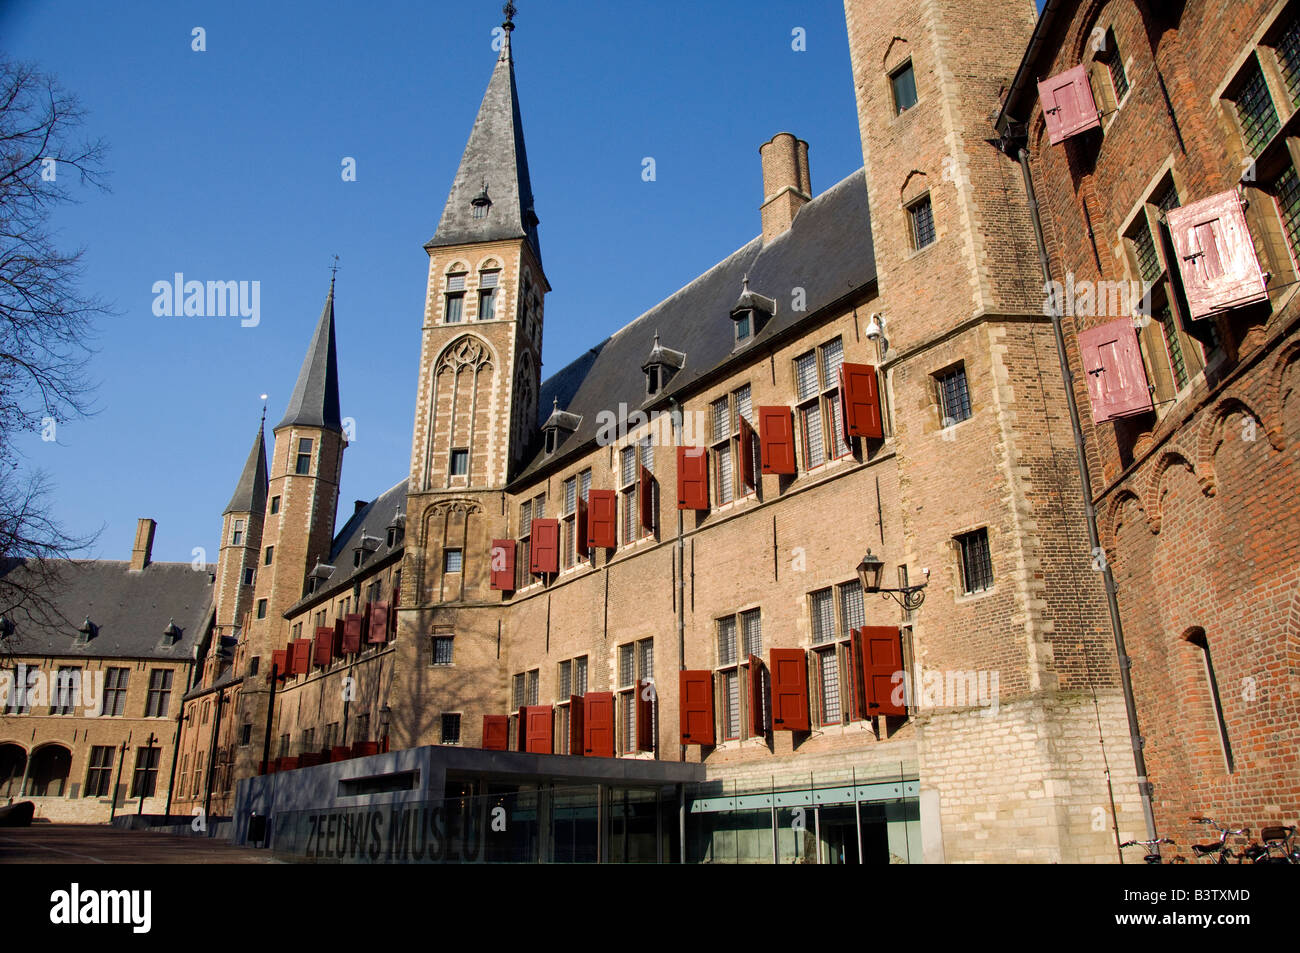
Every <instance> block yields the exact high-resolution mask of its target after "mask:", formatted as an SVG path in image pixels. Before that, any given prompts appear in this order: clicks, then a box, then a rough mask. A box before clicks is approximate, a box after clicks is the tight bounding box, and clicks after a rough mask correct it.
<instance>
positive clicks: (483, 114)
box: [425, 42, 542, 262]
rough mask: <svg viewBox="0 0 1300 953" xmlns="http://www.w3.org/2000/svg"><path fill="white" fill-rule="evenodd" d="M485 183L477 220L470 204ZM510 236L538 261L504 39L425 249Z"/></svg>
mask: <svg viewBox="0 0 1300 953" xmlns="http://www.w3.org/2000/svg"><path fill="white" fill-rule="evenodd" d="M485 185H486V187H487V195H488V198H489V199H490V200H491V205H490V206H489V208H488V214H487V215H486V216H485V217H484V218H479V219H476V218H474V215H473V205H472V203H473V201H474V199H475V198H476V197H478V196H479V195H480V193H482V191H483V188H484V186H485ZM510 238H527V239H528V243H529V244H530V245H532V247H533V253H534V254H536V256H537V260H538V261H539V262H540V261H541V260H542V248H541V243H540V241H539V240H538V237H537V214H536V212H535V211H534V209H533V186H532V183H531V181H530V180H529V177H528V153H527V152H526V151H525V149H524V124H523V120H522V119H521V118H520V115H519V91H518V89H517V88H516V87H515V65H514V57H513V54H512V53H511V51H510V44H509V42H507V43H506V44H505V45H504V46H503V48H502V50H501V56H500V57H499V58H498V59H497V64H496V66H495V67H494V68H493V70H492V78H491V80H489V81H488V87H487V91H486V92H485V93H484V94H483V102H482V103H481V104H480V105H479V110H478V117H477V118H476V119H475V120H474V128H473V129H472V130H471V131H470V134H469V142H468V143H467V144H466V146H465V152H464V153H463V154H462V156H461V159H460V168H459V169H457V170H456V179H455V181H453V182H452V186H451V192H450V194H449V195H448V196H447V204H446V206H444V208H443V210H442V219H441V220H440V221H439V222H438V229H437V231H435V232H434V234H433V238H431V239H429V241H428V242H427V243H426V244H425V247H426V248H435V247H438V246H443V245H467V244H470V243H473V242H490V241H498V240H501V239H510Z"/></svg>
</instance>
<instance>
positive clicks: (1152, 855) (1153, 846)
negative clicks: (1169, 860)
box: [1119, 837, 1174, 864]
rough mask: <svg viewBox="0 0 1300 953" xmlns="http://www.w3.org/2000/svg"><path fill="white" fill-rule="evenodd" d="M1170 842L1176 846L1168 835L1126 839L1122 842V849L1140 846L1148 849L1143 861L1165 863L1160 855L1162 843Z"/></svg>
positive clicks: (1171, 845) (1170, 844)
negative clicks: (1146, 838) (1147, 838)
mask: <svg viewBox="0 0 1300 953" xmlns="http://www.w3.org/2000/svg"><path fill="white" fill-rule="evenodd" d="M1162 844H1168V845H1169V846H1170V847H1173V846H1174V842H1173V841H1171V840H1170V839H1169V838H1168V837H1157V838H1156V839H1155V840H1126V841H1124V843H1122V844H1120V845H1119V846H1120V849H1121V850H1122V849H1123V848H1125V847H1134V846H1140V847H1145V848H1146V849H1147V853H1146V854H1145V855H1144V856H1143V857H1142V862H1143V863H1147V864H1163V863H1164V860H1163V859H1162V858H1161V856H1160V845H1162Z"/></svg>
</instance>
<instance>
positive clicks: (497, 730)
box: [483, 715, 510, 751]
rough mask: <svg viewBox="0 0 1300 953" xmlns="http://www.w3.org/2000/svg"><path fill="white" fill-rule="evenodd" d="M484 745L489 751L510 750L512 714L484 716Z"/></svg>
mask: <svg viewBox="0 0 1300 953" xmlns="http://www.w3.org/2000/svg"><path fill="white" fill-rule="evenodd" d="M483 747H484V748H486V749H487V750H488V751H508V750H510V716H509V715H484V716H483Z"/></svg>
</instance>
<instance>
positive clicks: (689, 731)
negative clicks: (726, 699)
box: [680, 671, 714, 745]
mask: <svg viewBox="0 0 1300 953" xmlns="http://www.w3.org/2000/svg"><path fill="white" fill-rule="evenodd" d="M680 677H681V682H680V684H681V707H680V712H681V714H680V720H681V734H682V744H684V745H712V744H714V734H713V673H712V672H710V671H686V672H681V673H680Z"/></svg>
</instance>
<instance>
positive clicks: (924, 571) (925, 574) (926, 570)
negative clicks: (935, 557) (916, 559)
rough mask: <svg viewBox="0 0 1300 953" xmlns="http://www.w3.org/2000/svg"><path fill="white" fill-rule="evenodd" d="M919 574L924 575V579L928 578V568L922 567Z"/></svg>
mask: <svg viewBox="0 0 1300 953" xmlns="http://www.w3.org/2000/svg"><path fill="white" fill-rule="evenodd" d="M921 575H922V576H924V577H925V578H926V579H929V578H930V570H928V569H922V570H921Z"/></svg>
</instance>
